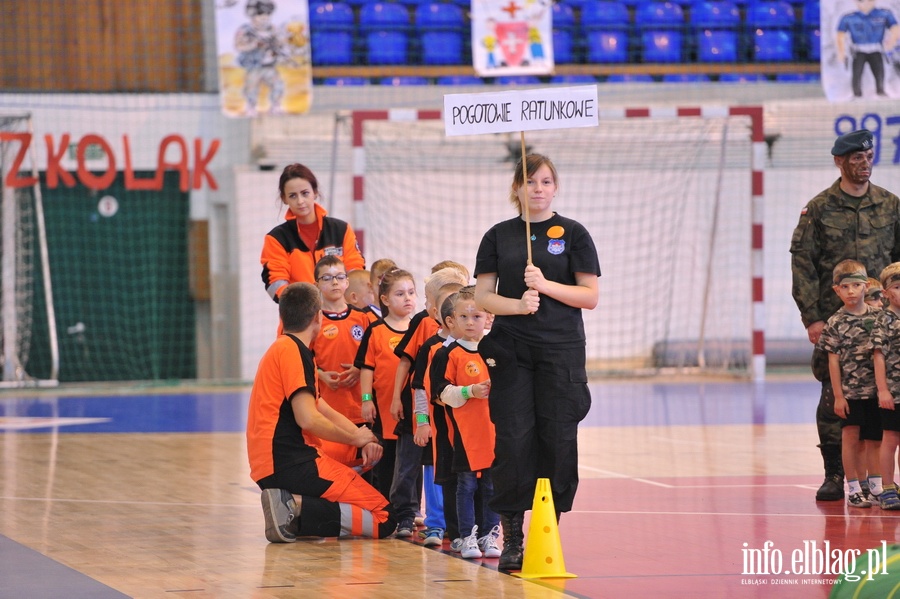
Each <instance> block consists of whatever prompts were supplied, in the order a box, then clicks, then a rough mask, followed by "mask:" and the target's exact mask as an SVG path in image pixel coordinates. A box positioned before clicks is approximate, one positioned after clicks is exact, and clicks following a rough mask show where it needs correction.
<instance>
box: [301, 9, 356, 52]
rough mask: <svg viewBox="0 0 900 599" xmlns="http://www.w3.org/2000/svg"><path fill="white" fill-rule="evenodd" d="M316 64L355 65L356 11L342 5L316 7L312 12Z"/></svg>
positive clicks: (310, 22) (311, 30)
mask: <svg viewBox="0 0 900 599" xmlns="http://www.w3.org/2000/svg"><path fill="white" fill-rule="evenodd" d="M309 28H310V32H311V36H310V45H311V47H312V61H313V64H314V65H349V64H353V58H354V57H353V28H354V16H353V9H352V8H351V7H350V5H349V4H346V3H343V2H327V3H321V4H314V5H312V6H310V10H309Z"/></svg>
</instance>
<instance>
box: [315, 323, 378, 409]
mask: <svg viewBox="0 0 900 599" xmlns="http://www.w3.org/2000/svg"><path fill="white" fill-rule="evenodd" d="M322 316H323V318H322V327H321V328H320V329H319V334H318V335H317V336H316V338H315V339H313V342H312V345H311V346H310V349H312V351H313V354H315V356H316V365H317V366H318V367H319V368H320V369H321V370H325V371H329V372H342V371H344V370H346V368H345V367H344V366H342V364H353V362H354V360H356V353H357V352H358V351H359V344H360V342H362V339H363V335H365V333H366V329H368V328H369V317H368V316H367V315H366V313H365V312H363V311H362V310H360V309H359V308H354V307H353V306H347V309H346V310H345V311H343V312H326V311H324V310H323V311H322ZM319 392H320V393H321V397H322V399H324V400H325V402H326V403H328V405H329V406H331V407H332V408H333V409H335V410H336V411H338V412H340V413H341V414H343V415H344V416H346V417H347V418H349V419H350V422H352V423H354V424H361V423H362V422H364V420H363V418H362V404H361V403H360V393H361V392H360V390H359V383H358V382H357V383H356V385H354V386H352V387H338V388H337V389H332V388H331V387H329V386H328V385H322V386H321V388H320V389H319Z"/></svg>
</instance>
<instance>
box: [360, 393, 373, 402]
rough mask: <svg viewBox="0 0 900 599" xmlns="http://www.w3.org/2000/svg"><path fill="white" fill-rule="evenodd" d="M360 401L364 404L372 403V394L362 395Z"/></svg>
mask: <svg viewBox="0 0 900 599" xmlns="http://www.w3.org/2000/svg"><path fill="white" fill-rule="evenodd" d="M362 400H363V401H364V402H365V401H372V394H371V393H363V394H362Z"/></svg>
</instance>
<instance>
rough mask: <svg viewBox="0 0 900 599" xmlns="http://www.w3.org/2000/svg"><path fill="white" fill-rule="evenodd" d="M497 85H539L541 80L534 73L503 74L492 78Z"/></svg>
mask: <svg viewBox="0 0 900 599" xmlns="http://www.w3.org/2000/svg"><path fill="white" fill-rule="evenodd" d="M494 83H496V84H497V85H539V84H540V83H541V80H540V79H539V78H537V77H535V76H534V75H504V76H502V77H497V78H496V79H494Z"/></svg>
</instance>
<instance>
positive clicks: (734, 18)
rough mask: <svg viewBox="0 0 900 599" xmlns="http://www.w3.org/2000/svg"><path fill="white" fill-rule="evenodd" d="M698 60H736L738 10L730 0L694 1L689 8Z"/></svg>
mask: <svg viewBox="0 0 900 599" xmlns="http://www.w3.org/2000/svg"><path fill="white" fill-rule="evenodd" d="M691 24H692V25H693V26H694V28H695V32H696V33H695V39H694V43H695V46H696V49H697V61H698V62H737V60H738V53H739V40H740V25H741V12H740V9H738V7H737V5H736V4H734V3H733V2H730V1H729V0H715V1H709V2H697V3H695V4H694V6H693V7H692V8H691Z"/></svg>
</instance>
